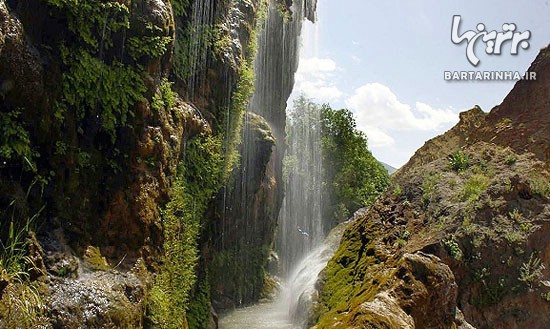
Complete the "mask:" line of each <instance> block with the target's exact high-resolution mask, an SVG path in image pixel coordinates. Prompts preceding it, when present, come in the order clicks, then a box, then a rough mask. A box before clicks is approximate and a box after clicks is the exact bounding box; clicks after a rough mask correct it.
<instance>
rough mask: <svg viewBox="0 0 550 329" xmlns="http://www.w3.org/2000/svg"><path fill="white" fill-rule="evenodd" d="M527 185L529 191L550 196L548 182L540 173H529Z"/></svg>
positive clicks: (542, 195) (549, 183) (549, 184)
mask: <svg viewBox="0 0 550 329" xmlns="http://www.w3.org/2000/svg"><path fill="white" fill-rule="evenodd" d="M529 187H530V188H531V191H532V192H533V193H534V194H536V195H538V196H541V197H546V198H548V197H550V182H549V180H548V178H546V176H543V175H542V174H531V175H530V176H529Z"/></svg>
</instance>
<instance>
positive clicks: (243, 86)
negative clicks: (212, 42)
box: [223, 61, 255, 180]
mask: <svg viewBox="0 0 550 329" xmlns="http://www.w3.org/2000/svg"><path fill="white" fill-rule="evenodd" d="M254 79H255V76H254V68H253V66H252V64H251V62H250V63H249V62H248V61H244V62H243V63H242V66H241V72H240V75H239V81H238V82H237V87H236V89H235V91H234V92H233V95H232V97H231V109H230V115H229V117H228V118H225V120H224V121H226V122H227V121H229V122H228V123H227V126H228V129H227V131H226V132H225V134H227V136H225V138H226V141H227V145H226V150H225V163H224V169H223V174H224V180H226V179H227V178H229V174H230V173H231V171H232V170H233V168H235V166H236V165H237V164H238V162H239V150H238V148H237V147H238V146H239V144H240V143H241V135H242V127H243V121H244V115H245V113H246V108H247V106H248V103H249V101H250V97H252V94H253V93H254Z"/></svg>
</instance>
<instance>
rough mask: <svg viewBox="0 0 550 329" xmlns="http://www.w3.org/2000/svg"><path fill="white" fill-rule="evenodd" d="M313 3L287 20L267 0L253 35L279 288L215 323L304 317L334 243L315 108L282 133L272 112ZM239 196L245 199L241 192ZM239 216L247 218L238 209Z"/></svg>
mask: <svg viewBox="0 0 550 329" xmlns="http://www.w3.org/2000/svg"><path fill="white" fill-rule="evenodd" d="M315 6H316V1H315V0H295V1H293V5H292V7H291V10H290V12H291V13H292V18H290V19H289V18H284V17H282V16H281V14H282V13H281V11H280V8H279V7H278V5H277V2H276V1H269V8H268V15H267V20H266V21H265V22H264V26H263V29H262V31H261V33H260V34H259V36H258V44H259V51H258V53H257V55H256V58H255V62H254V70H255V75H256V82H255V92H254V95H253V97H252V99H251V101H250V106H249V111H250V112H253V113H256V114H259V115H260V116H262V117H263V118H265V120H266V121H267V122H268V123H269V124H270V126H271V128H272V129H273V135H274V137H275V140H276V141H277V147H276V148H275V159H279V160H278V161H275V162H274V168H273V171H274V173H275V177H277V180H278V184H281V185H282V183H283V182H282V180H283V178H282V177H285V179H284V180H285V183H284V185H285V191H286V192H285V193H286V196H285V198H284V199H283V200H281V199H279V200H278V201H276V202H277V203H279V204H280V205H281V210H280V212H279V219H278V227H277V233H276V241H275V249H276V251H277V252H278V254H279V256H280V257H279V259H280V262H279V269H278V273H272V274H276V275H278V276H279V277H281V278H283V283H282V289H281V291H280V293H279V296H278V297H277V299H276V300H275V301H272V302H268V303H259V304H256V305H254V306H251V307H246V308H241V309H237V310H236V311H234V312H231V313H230V314H227V315H225V316H223V317H222V318H221V319H220V323H219V327H220V328H221V329H264V328H265V329H268V328H270V329H299V328H302V327H303V325H304V324H305V322H307V320H308V310H309V308H310V304H311V294H312V293H313V292H314V286H315V282H316V280H317V277H318V274H319V273H320V271H321V270H322V269H323V268H324V267H325V266H326V263H327V262H328V260H329V259H330V257H331V256H332V254H333V250H334V248H335V246H336V245H337V244H338V242H339V236H338V239H337V242H336V243H334V241H332V243H331V244H327V243H323V239H324V238H325V236H324V234H325V233H326V231H325V228H324V227H323V218H322V216H321V202H322V200H321V196H322V194H321V183H322V180H321V178H322V163H321V144H320V143H321V135H320V122H319V111H318V109H313V108H300V110H299V111H290V112H288V113H287V114H288V117H289V120H288V121H287V123H286V125H287V129H286V134H285V129H284V127H285V120H284V116H281V113H280V112H279V111H280V110H282V109H285V108H286V107H287V106H286V101H287V98H288V96H289V95H290V94H291V92H292V86H293V82H294V73H295V72H296V69H297V65H298V56H299V48H300V38H299V35H300V33H301V30H302V24H303V21H304V19H305V18H308V19H309V20H311V21H313V20H314V19H315V17H314V16H315ZM243 131H244V133H243V151H244V152H243V153H242V154H241V156H242V158H241V165H242V168H241V170H242V171H243V172H242V173H241V175H243V183H244V182H246V181H248V180H250V178H247V175H249V173H248V172H247V168H248V165H249V164H250V162H251V161H252V162H253V161H254V159H253V157H254V152H252V153H251V152H250V151H251V150H250V146H251V145H252V143H251V141H250V140H249V138H250V134H249V133H248V127H247V126H245V127H244V129H243ZM285 135H286V144H287V148H286V150H285V147H284V144H285ZM283 155H284V156H285V159H286V160H285V164H286V166H285V170H283V166H282V162H283V161H282V159H283ZM251 157H252V158H251ZM283 171H284V172H283ZM279 180H280V181H279ZM243 192H246V185H243V186H242V187H241V191H240V193H241V194H242V196H243V197H244V194H246V193H243ZM243 200H245V201H246V198H244V199H243ZM241 207H243V209H247V208H246V204H241ZM275 208H276V209H278V207H275ZM241 215H242V216H244V217H247V213H246V212H244V213H242V214H241ZM244 222H245V223H247V227H246V228H243V230H242V231H240V232H241V233H240V234H243V232H244V234H245V235H246V234H247V232H248V231H251V233H254V232H255V231H256V228H255V227H254V224H255V223H249V221H248V220H245V221H244ZM248 225H250V227H248ZM249 238H250V237H247V238H246V239H244V240H246V241H248V240H247V239H249ZM327 241H328V240H327ZM325 242H326V241H325ZM239 245H240V246H241V247H243V246H244V244H239Z"/></svg>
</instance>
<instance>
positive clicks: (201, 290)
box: [187, 276, 211, 329]
mask: <svg viewBox="0 0 550 329" xmlns="http://www.w3.org/2000/svg"><path fill="white" fill-rule="evenodd" d="M209 282H210V279H209V278H208V276H206V277H205V278H203V279H202V280H201V281H200V283H199V284H198V286H197V289H196V290H197V291H196V292H195V293H194V294H193V299H191V302H190V304H189V312H187V322H188V326H189V329H203V328H208V327H209V325H210V312H211V310H210V307H211V306H210V283H209Z"/></svg>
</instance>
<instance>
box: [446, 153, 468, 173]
mask: <svg viewBox="0 0 550 329" xmlns="http://www.w3.org/2000/svg"><path fill="white" fill-rule="evenodd" d="M449 167H450V168H451V169H452V170H454V171H456V172H461V171H463V170H466V169H468V167H470V157H469V156H468V155H467V154H466V153H463V152H462V151H460V150H459V151H456V152H454V153H452V154H451V155H450V156H449Z"/></svg>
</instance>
